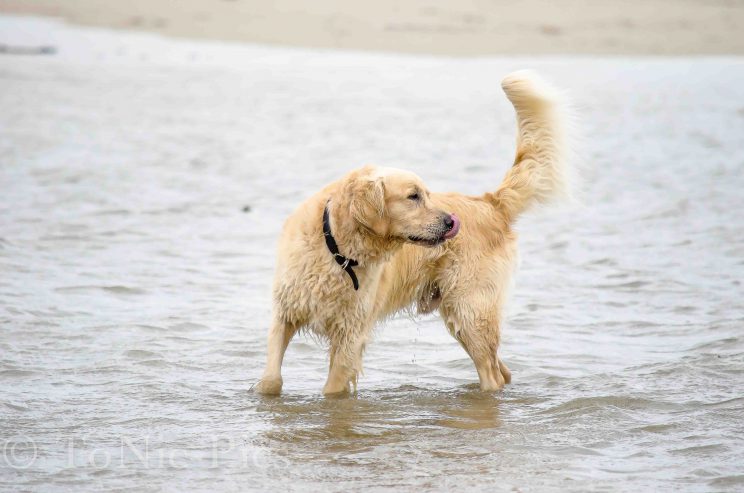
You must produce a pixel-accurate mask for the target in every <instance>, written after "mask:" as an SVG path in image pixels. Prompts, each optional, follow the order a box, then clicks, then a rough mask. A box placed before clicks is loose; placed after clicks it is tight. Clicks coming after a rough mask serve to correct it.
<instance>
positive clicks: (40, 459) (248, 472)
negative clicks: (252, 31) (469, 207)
mask: <svg viewBox="0 0 744 493" xmlns="http://www.w3.org/2000/svg"><path fill="white" fill-rule="evenodd" d="M10 41H12V42H15V43H17V44H22V43H27V44H32V43H38V42H45V43H46V42H48V43H49V44H54V45H55V46H57V47H58V54H57V55H56V56H48V57H46V56H39V57H11V56H4V57H0V108H1V109H2V111H0V156H2V157H1V158H0V187H1V188H2V192H3V193H2V194H1V195H0V273H1V274H0V417H1V418H2V419H1V420H0V438H2V442H3V457H0V488H2V489H4V490H8V491H13V490H19V489H33V490H45V491H60V490H69V491H79V490H80V489H81V487H85V488H86V489H96V490H98V489H101V490H103V489H131V490H133V491H143V490H160V489H166V490H174V491H184V490H186V491H190V490H206V489H209V490H212V491H214V490H217V491H221V490H236V491H237V490H241V491H242V490H248V489H266V488H269V487H273V486H281V488H282V489H286V490H298V491H306V490H308V489H312V490H321V489H322V490H324V491H325V490H338V491H346V490H349V489H350V488H353V489H361V488H363V487H364V488H369V489H371V490H382V489H387V488H391V487H395V488H398V489H407V488H410V489H414V488H415V489H417V490H418V489H421V490H443V489H454V488H473V489H477V490H486V489H489V490H491V489H496V490H504V491H512V490H513V491H586V490H596V491H604V490H608V491H646V490H652V489H653V490H686V491H710V490H714V491H724V490H731V491H733V490H742V489H744V470H743V469H742V466H741V464H744V444H743V443H742V440H743V437H744V424H743V422H742V412H743V411H744V330H743V325H744V311H743V309H744V301H742V286H741V281H742V277H743V274H744V220H743V216H742V205H744V199H743V198H742V197H743V196H744V192H743V191H742V190H744V63H743V62H742V60H741V59H738V58H732V59H724V58H721V59H684V58H679V59H673V60H665V59H646V60H640V59H608V60H602V59H575V58H557V59H542V60H535V59H490V58H489V59H477V60H449V59H438V58H427V57H420V58H416V57H395V56H383V55H370V54H366V55H358V54H342V53H332V52H320V51H318V52H312V51H303V50H284V49H269V48H256V47H241V46H237V45H222V44H208V43H203V44H201V43H190V42H184V41H169V40H164V39H160V38H156V37H151V36H145V35H135V34H127V33H113V32H107V31H100V30H86V29H78V28H67V27H64V26H62V25H59V24H54V23H47V22H41V21H35V20H29V19H26V20H19V19H12V18H0V42H10ZM525 66H529V67H533V68H535V69H537V70H539V71H540V72H542V73H543V74H544V75H545V76H546V77H548V78H550V79H552V80H553V81H554V82H555V83H556V84H558V85H559V86H561V87H565V88H568V89H570V90H571V91H572V93H573V97H574V99H575V100H576V102H577V106H578V107H579V113H580V115H581V120H582V121H583V127H584V133H585V135H586V138H585V139H584V142H583V145H582V147H581V154H582V155H583V156H584V158H585V161H586V162H587V164H588V165H589V170H588V171H587V173H586V177H587V180H586V187H585V188H586V191H585V193H584V196H583V201H584V203H585V206H584V207H581V208H574V209H570V210H562V211H553V212H546V213H543V214H541V215H536V216H534V217H530V218H528V219H526V220H524V221H523V222H522V223H521V224H520V227H519V230H520V231H521V233H522V238H521V252H522V258H523V261H522V266H521V269H520V272H519V274H518V277H517V284H516V288H515V290H514V296H513V303H512V306H511V310H510V316H509V317H508V321H507V323H506V326H505V329H504V345H503V349H502V356H503V358H504V360H505V361H506V362H507V363H508V364H509V366H510V367H511V369H512V371H513V373H514V380H513V383H512V385H510V386H508V387H507V388H506V389H505V390H504V391H503V392H500V393H496V394H483V393H481V392H479V391H478V390H477V385H476V384H477V376H476V373H475V370H474V369H473V367H472V364H471V362H470V360H469V359H468V358H467V356H466V354H465V353H464V352H463V351H462V350H461V349H460V347H459V346H458V345H457V343H456V342H455V341H454V340H452V339H451V338H449V336H448V335H447V334H446V332H445V330H444V327H443V326H442V324H441V322H440V321H439V320H437V318H436V317H424V318H415V319H413V318H408V317H400V318H398V319H396V320H393V321H391V322H389V323H387V324H385V325H384V326H382V327H380V329H379V330H378V331H377V336H376V339H375V342H374V343H373V344H372V345H371V346H370V347H369V350H368V353H367V355H366V358H365V367H366V373H365V375H364V377H363V378H362V379H361V381H360V387H359V392H358V393H357V394H356V395H355V396H353V397H350V398H344V399H326V398H323V397H322V396H321V395H320V390H321V388H322V385H323V380H324V377H325V372H326V366H327V361H326V356H325V353H324V351H323V349H322V348H321V347H319V346H318V345H317V344H316V343H315V342H314V341H312V340H308V339H302V338H301V339H298V340H295V341H294V342H293V343H292V345H291V346H290V349H289V351H288V354H287V357H286V360H285V365H284V380H285V387H284V393H283V395H282V396H281V397H278V398H262V397H259V396H256V395H255V394H253V393H252V392H250V391H249V390H250V387H251V385H252V384H253V383H254V382H255V381H256V379H257V378H258V376H259V375H260V371H261V369H262V366H263V357H264V338H265V331H266V328H267V327H266V326H267V322H268V319H269V313H270V297H269V286H270V282H271V276H272V265H273V261H274V251H273V247H274V244H275V238H276V236H277V234H278V231H279V228H280V225H281V221H282V220H283V218H284V217H286V215H287V214H288V213H289V212H290V211H291V210H292V209H293V208H294V207H295V206H296V205H297V204H298V203H299V201H300V200H301V199H302V197H305V196H307V195H309V194H310V193H312V192H313V191H315V190H317V189H318V188H319V187H321V186H322V185H323V184H325V183H327V182H328V181H330V180H332V179H334V178H336V177H338V176H339V175H341V174H342V173H343V172H345V171H346V170H348V169H350V168H352V167H356V166H359V165H362V164H366V163H370V162H372V163H379V164H386V165H392V166H400V167H405V168H408V169H411V170H413V171H415V172H417V173H418V174H420V175H421V176H422V177H423V178H424V179H425V180H426V181H427V183H428V184H429V185H430V187H431V188H432V189H434V190H439V191H445V190H457V191H462V192H465V193H480V192H483V191H487V190H492V189H494V188H495V187H496V186H497V185H498V182H499V180H500V178H501V176H502V175H503V173H504V171H505V170H506V167H507V166H508V164H509V163H510V162H511V157H512V152H513V135H514V128H513V127H514V121H513V115H512V112H511V110H510V108H509V106H508V103H507V102H506V100H505V98H504V97H503V95H502V94H501V92H500V90H499V88H498V82H499V80H500V78H501V77H502V76H503V75H504V74H506V73H507V72H508V71H510V70H513V69H515V68H521V67H525ZM246 206H248V207H247V209H249V210H247V211H244V208H246Z"/></svg>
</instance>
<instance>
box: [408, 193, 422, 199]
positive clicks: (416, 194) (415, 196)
mask: <svg viewBox="0 0 744 493" xmlns="http://www.w3.org/2000/svg"><path fill="white" fill-rule="evenodd" d="M419 198H420V197H419V194H418V192H416V193H412V194H411V195H409V196H408V200H418V199H419Z"/></svg>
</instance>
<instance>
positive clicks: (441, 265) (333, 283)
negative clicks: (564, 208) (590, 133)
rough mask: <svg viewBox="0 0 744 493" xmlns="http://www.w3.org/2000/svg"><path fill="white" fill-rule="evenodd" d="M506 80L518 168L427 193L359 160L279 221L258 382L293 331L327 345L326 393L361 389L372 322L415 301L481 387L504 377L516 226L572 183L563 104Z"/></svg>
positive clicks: (415, 181) (518, 78) (276, 387)
mask: <svg viewBox="0 0 744 493" xmlns="http://www.w3.org/2000/svg"><path fill="white" fill-rule="evenodd" d="M502 87H503V89H504V92H505V93H506V95H507V97H508V98H509V100H510V101H511V102H512V104H513V105H514V108H515V110H516V115H517V127H518V129H517V130H518V132H517V149H516V158H515V161H514V165H513V166H512V167H511V168H510V169H509V171H508V172H507V174H506V177H505V178H504V180H503V181H502V183H501V185H500V186H499V187H498V188H497V189H496V190H495V191H494V192H489V193H485V194H484V195H482V196H478V197H469V196H464V195H461V194H457V193H433V192H430V191H429V190H428V188H427V187H426V185H425V184H424V182H423V181H422V180H421V179H420V178H419V177H418V176H416V175H414V174H413V173H410V172H407V171H402V170H397V169H390V168H379V167H371V166H368V167H364V168H361V169H358V170H355V171H352V172H351V173H349V174H347V175H346V176H344V177H343V178H341V179H340V180H338V181H336V182H334V183H331V184H330V185H328V186H326V187H325V188H324V189H323V190H321V191H320V192H318V193H317V194H315V195H314V196H313V197H311V198H310V199H308V200H307V201H306V202H305V203H303V204H302V205H301V206H300V207H299V208H298V209H297V210H296V211H295V212H294V213H293V214H292V215H291V216H290V217H289V219H288V220H287V221H286V223H285V225H284V228H283V231H282V235H281V238H280V241H279V249H278V255H277V258H278V261H277V266H276V274H275V280H274V287H273V298H274V307H273V320H272V323H271V328H270V329H269V334H268V355H267V363H266V369H265V371H264V374H263V377H262V378H261V380H260V381H259V382H258V384H257V385H256V390H257V391H258V392H261V393H264V394H278V393H279V392H280V391H281V388H282V377H281V366H282V360H283V358H284V353H285V351H286V349H287V345H288V344H289V342H290V340H291V339H292V337H293V336H294V335H295V333H297V331H299V330H302V329H305V330H309V331H312V332H313V333H315V334H317V335H318V336H320V337H322V338H324V339H325V340H327V341H328V343H329V345H330V369H329V373H328V379H327V381H326V383H325V387H324V388H323V392H324V393H325V394H334V393H339V392H348V391H349V390H350V389H351V387H352V386H353V387H354V388H356V384H357V377H358V375H359V374H360V372H361V370H362V356H363V353H364V349H365V345H366V344H367V341H368V339H369V336H370V333H371V331H372V329H373V327H374V325H375V324H376V323H377V322H378V321H380V320H382V319H384V318H386V317H389V316H391V315H392V314H394V313H396V312H398V311H400V310H402V309H406V308H409V307H411V306H414V305H415V306H417V308H418V311H419V312H420V313H427V312H431V311H434V310H439V313H440V314H441V316H442V319H443V320H444V323H445V325H446V327H447V329H448V330H449V332H450V334H451V335H452V336H453V337H454V338H455V339H456V340H457V341H458V342H459V343H460V344H461V345H462V347H463V348H464V349H465V351H466V352H467V353H468V355H470V357H471V358H472V360H473V363H474V364H475V368H476V370H477V372H478V378H479V380H480V387H481V389H482V390H484V391H493V390H498V389H501V388H502V387H503V386H504V384H505V383H509V382H510V381H511V374H510V372H509V369H508V368H507V366H506V365H505V364H504V362H503V361H502V360H501V359H500V357H499V354H498V350H499V341H500V334H501V324H502V318H503V314H504V306H505V302H506V299H507V295H508V291H509V287H510V285H511V280H512V273H513V270H514V267H515V265H516V262H517V237H516V234H515V233H514V231H513V230H512V225H513V223H514V222H515V220H516V219H517V218H518V217H519V215H520V214H521V213H522V212H524V211H525V210H527V209H528V208H530V207H531V206H532V205H534V204H537V203H540V202H547V201H549V200H551V199H553V198H554V197H556V196H560V195H562V194H564V193H565V192H566V191H567V188H568V179H567V174H568V173H567V172H568V169H567V163H566V151H567V149H566V143H565V135H564V132H565V129H564V122H565V109H564V105H563V104H562V102H561V98H560V97H558V95H557V93H556V91H555V90H554V89H552V88H551V87H550V86H548V85H547V84H545V83H544V82H542V81H541V80H540V79H539V78H537V77H536V76H535V75H534V74H531V73H529V72H516V73H513V74H511V75H509V76H507V77H506V78H505V79H504V80H503V82H502Z"/></svg>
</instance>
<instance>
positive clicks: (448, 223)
mask: <svg viewBox="0 0 744 493" xmlns="http://www.w3.org/2000/svg"><path fill="white" fill-rule="evenodd" d="M454 225H455V221H453V220H452V216H450V215H449V214H447V217H445V218H444V226H445V227H446V228H447V230H450V229H452V226H454Z"/></svg>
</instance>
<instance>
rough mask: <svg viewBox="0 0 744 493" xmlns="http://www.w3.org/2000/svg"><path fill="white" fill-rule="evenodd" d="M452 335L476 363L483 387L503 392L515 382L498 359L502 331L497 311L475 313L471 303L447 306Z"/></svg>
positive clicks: (444, 313) (482, 388)
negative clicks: (505, 387) (511, 382)
mask: <svg viewBox="0 0 744 493" xmlns="http://www.w3.org/2000/svg"><path fill="white" fill-rule="evenodd" d="M440 311H441V312H442V316H443V318H444V320H445V323H446V324H447V328H448V329H449V331H450V333H451V334H452V335H453V336H454V337H455V339H457V341H458V342H459V343H460V345H461V346H462V347H463V349H465V351H466V352H467V353H468V355H469V356H470V358H471V359H472V360H473V363H474V364H475V369H476V370H477V371H478V380H479V381H480V388H481V390H483V391H486V392H488V391H494V390H500V389H501V388H503V387H504V385H505V384H507V383H509V382H510V381H511V373H510V372H509V369H508V368H507V367H506V365H503V363H502V362H501V360H500V359H499V357H498V349H499V341H500V328H499V317H498V314H497V310H495V309H493V308H492V307H489V308H488V309H484V310H480V311H473V306H472V305H468V304H467V303H462V304H458V306H454V307H453V306H447V305H445V304H443V307H442V308H441V309H440Z"/></svg>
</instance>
